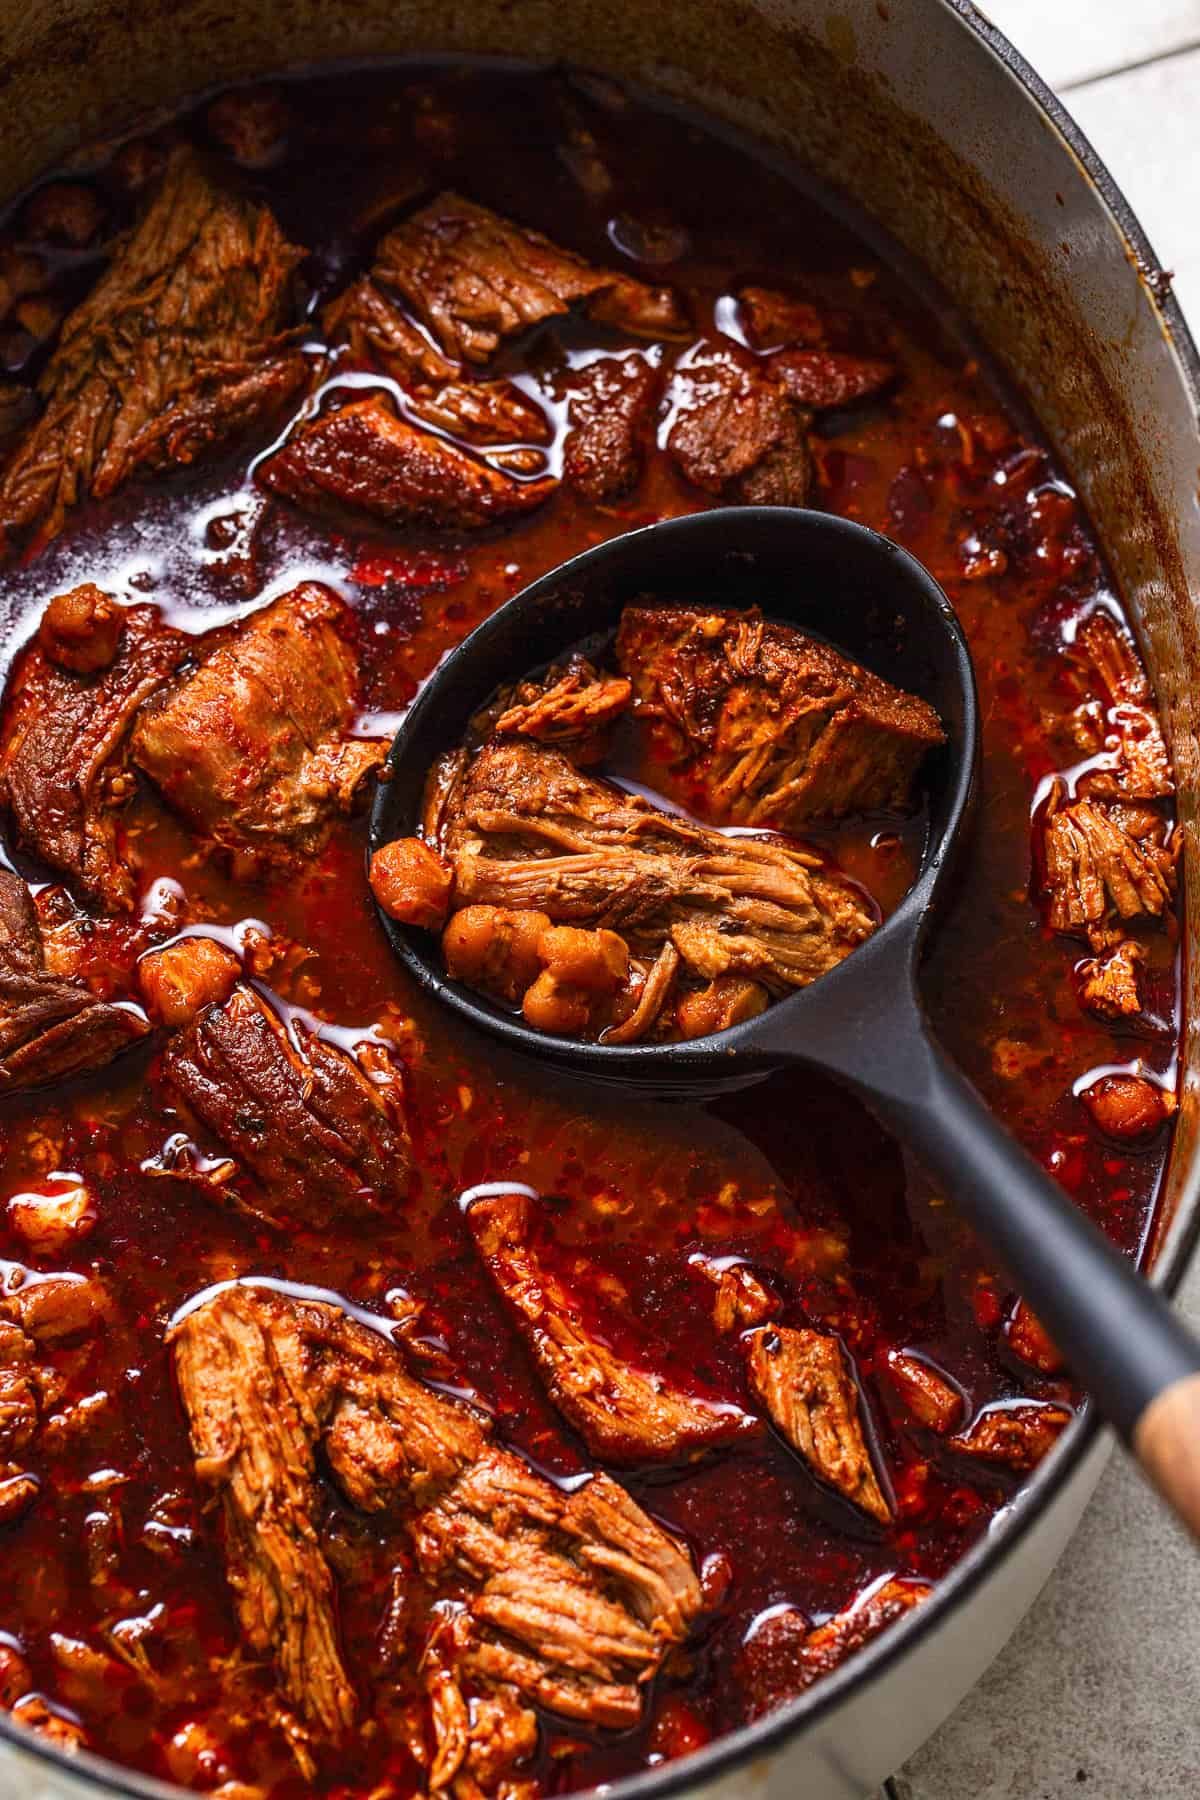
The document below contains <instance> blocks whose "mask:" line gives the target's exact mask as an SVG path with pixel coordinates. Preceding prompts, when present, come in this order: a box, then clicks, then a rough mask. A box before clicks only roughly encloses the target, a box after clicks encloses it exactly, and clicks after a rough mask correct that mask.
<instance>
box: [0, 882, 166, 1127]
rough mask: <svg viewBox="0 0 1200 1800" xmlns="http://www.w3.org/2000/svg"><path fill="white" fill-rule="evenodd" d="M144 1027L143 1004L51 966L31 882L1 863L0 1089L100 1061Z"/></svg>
mask: <svg viewBox="0 0 1200 1800" xmlns="http://www.w3.org/2000/svg"><path fill="white" fill-rule="evenodd" d="M149 1029H150V1028H149V1025H148V1024H147V1022H146V1019H145V1017H144V1016H143V1015H142V1013H141V1012H140V1010H138V1009H136V1008H134V1007H132V1006H118V1005H112V1004H110V1003H109V1002H108V1001H104V1000H98V999H97V998H96V996H95V995H94V994H93V993H92V991H91V989H90V988H89V987H88V986H87V984H86V983H85V982H83V981H74V980H60V979H58V978H57V977H55V976H53V975H51V974H49V973H48V971H47V969H46V961H45V955H44V952H43V948H42V938H41V932H40V930H39V927H38V921H37V914H36V912H35V910H34V905H33V899H32V897H31V895H30V892H29V889H28V888H27V887H26V885H25V883H24V882H23V881H21V880H20V879H19V877H17V876H16V875H11V874H9V873H8V872H7V871H4V870H0V1092H7V1093H12V1092H14V1091H15V1090H16V1089H18V1088H28V1087H43V1086H45V1085H46V1083H48V1082H53V1081H61V1080H63V1079H64V1078H65V1077H66V1076H68V1075H77V1074H79V1073H81V1072H82V1071H83V1070H85V1069H99V1068H103V1066H104V1065H105V1064H106V1063H108V1062H111V1061H112V1059H113V1057H114V1056H117V1055H119V1054H120V1052H121V1051H122V1050H125V1049H127V1048H128V1047H129V1045H131V1044H133V1043H136V1042H137V1041H138V1039H140V1038H143V1037H145V1035H146V1033H147V1032H148V1031H149Z"/></svg>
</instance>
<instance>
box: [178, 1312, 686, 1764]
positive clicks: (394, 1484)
mask: <svg viewBox="0 0 1200 1800" xmlns="http://www.w3.org/2000/svg"><path fill="white" fill-rule="evenodd" d="M171 1343H172V1348H173V1354H174V1360H175V1369H176V1375H177V1378H178V1381H179V1387H180V1392H181V1395H182V1398H183V1402H184V1406H185V1409H186V1411H187V1414H188V1418H189V1422H190V1425H191V1430H192V1444H193V1449H194V1451H195V1455H196V1458H197V1474H198V1475H199V1477H200V1478H201V1479H202V1480H204V1481H206V1482H208V1483H210V1484H212V1485H214V1486H215V1487H217V1488H218V1489H219V1490H220V1492H221V1495H222V1510H223V1513H224V1517H225V1525H226V1542H227V1557H228V1569H229V1577H230V1581H231V1584H232V1586H233V1588H234V1591H235V1594H236V1596H237V1600H238V1611H239V1617H240V1620H241V1624H242V1629H243V1631H244V1632H245V1633H246V1635H247V1638H248V1640H249V1641H250V1643H251V1645H252V1647H254V1648H255V1649H257V1650H258V1651H259V1652H260V1653H262V1652H265V1651H270V1653H271V1654H272V1655H273V1657H274V1659H275V1664H276V1669H277V1672H278V1674H279V1678H280V1682H281V1686H282V1687H283V1689H284V1692H285V1694H286V1695H287V1697H288V1699H289V1700H290V1702H291V1703H292V1704H293V1705H294V1706H295V1707H296V1708H297V1709H298V1710H299V1711H300V1712H301V1713H302V1714H303V1715H304V1717H305V1718H306V1719H307V1720H308V1722H309V1723H310V1724H311V1725H312V1726H314V1727H315V1728H317V1729H318V1730H320V1731H321V1732H323V1733H325V1734H326V1735H328V1736H331V1737H337V1736H340V1735H343V1734H344V1733H345V1732H346V1731H347V1730H348V1729H349V1727H350V1725H351V1724H352V1722H353V1720H354V1717H355V1712H356V1702H355V1696H354V1692H353V1688H352V1685H351V1683H350V1680H349V1677H348V1676H347V1673H346V1669H345V1664H344V1661H343V1659H342V1656H341V1653H340V1650H339V1647H338V1642H337V1628H336V1619H335V1614H334V1605H333V1595H332V1591H331V1590H332V1583H331V1578H330V1575H329V1570H328V1565H327V1563H326V1562H325V1559H324V1557H323V1555H322V1552H321V1550H320V1546H319V1543H318V1542H317V1539H316V1530H315V1525H314V1518H315V1515H316V1510H317V1505H318V1498H317V1491H318V1490H317V1478H316V1474H315V1462H314V1458H315V1453H316V1450H317V1447H318V1445H319V1446H320V1447H321V1449H322V1450H323V1452H324V1458H325V1462H326V1464H327V1466H328V1468H329V1470H330V1471H331V1473H332V1475H333V1478H334V1479H335V1481H336V1482H337V1483H338V1484H339V1486H340V1487H341V1488H342V1490H343V1492H344V1493H345V1495H346V1497H347V1499H348V1500H349V1501H350V1502H351V1504H352V1505H354V1506H357V1507H359V1508H362V1509H363V1510H365V1511H368V1512H384V1511H387V1512H389V1513H391V1514H392V1515H393V1516H396V1514H397V1512H399V1513H400V1514H401V1515H402V1516H403V1519H404V1525H405V1529H406V1531H407V1534H408V1537H409V1540H410V1543H411V1546H412V1551H413V1554H414V1557H415V1559H416V1562H417V1566H418V1568H419V1570H420V1572H421V1574H422V1576H423V1578H424V1580H425V1581H426V1582H427V1583H431V1584H434V1585H435V1587H436V1586H438V1585H442V1584H449V1585H450V1588H451V1592H452V1593H453V1595H454V1597H455V1599H456V1600H457V1601H458V1602H459V1605H458V1607H457V1608H456V1610H457V1612H458V1614H459V1618H460V1621H461V1623H460V1624H459V1625H458V1627H457V1630H456V1634H455V1637H456V1641H455V1642H454V1644H453V1646H452V1649H453V1659H454V1674H455V1676H456V1678H458V1679H460V1680H461V1679H462V1678H463V1677H466V1678H468V1679H474V1680H478V1681H480V1682H482V1683H484V1684H486V1685H488V1686H489V1687H496V1688H501V1689H502V1688H503V1687H507V1688H510V1689H513V1690H516V1692H518V1693H519V1694H520V1695H522V1696H523V1697H524V1698H525V1699H526V1700H529V1701H536V1702H537V1703H538V1704H539V1705H541V1706H544V1707H546V1708H547V1709H548V1710H550V1711H552V1712H557V1713H561V1714H563V1715H564V1716H565V1717H568V1718H574V1719H578V1720H580V1721H581V1722H585V1723H587V1724H590V1725H611V1726H617V1727H621V1728H628V1727H631V1726H633V1725H636V1724H637V1722H638V1721H639V1719H640V1717H641V1714H642V1705H643V1696H644V1692H645V1683H646V1682H647V1681H648V1680H649V1679H650V1678H651V1677H652V1675H653V1674H654V1672H655V1671H656V1670H657V1668H658V1667H659V1665H660V1664H661V1662H662V1660H663V1657H664V1656H665V1654H666V1653H667V1651H668V1650H669V1649H670V1648H671V1646H672V1645H674V1644H678V1643H680V1642H681V1641H682V1640H683V1638H684V1636H685V1635H686V1633H687V1631H688V1628H689V1626H690V1624H691V1622H692V1620H693V1619H694V1618H695V1616H696V1614H697V1613H698V1612H699V1610H700V1606H701V1592H700V1585H699V1582H698V1581H697V1579H696V1575H695V1572H694V1570H693V1568H692V1565H691V1561H690V1559H689V1557H688V1556H687V1553H686V1552H685V1551H684V1550H683V1549H682V1547H681V1546H680V1545H679V1544H678V1543H677V1542H676V1541H675V1540H674V1539H673V1538H672V1537H670V1536H668V1534H667V1533H666V1532H664V1531H663V1530H661V1529H660V1528H659V1527H658V1526H657V1525H655V1524H654V1523H653V1521H652V1520H651V1519H649V1518H648V1517H647V1516H646V1514H645V1513H643V1512H642V1511H641V1509H640V1508H639V1507H638V1506H636V1505H635V1503H634V1502H633V1501H632V1500H631V1499H630V1498H629V1496H628V1495H627V1494H626V1493H625V1492H624V1491H623V1490H622V1489H621V1488H620V1487H618V1486H617V1484H616V1483H615V1482H614V1481H612V1480H611V1479H610V1478H609V1477H608V1476H607V1475H594V1476H593V1477H592V1478H591V1479H590V1481H588V1482H586V1483H584V1484H583V1485H582V1486H580V1487H578V1488H576V1489H575V1490H574V1491H573V1492H571V1493H565V1492H563V1490H562V1489H560V1488H558V1487H556V1486H555V1485H554V1484H553V1483H551V1482H550V1481H548V1480H547V1479H546V1477H544V1476H542V1475H539V1474H537V1473H536V1472H535V1471H534V1470H533V1469H531V1468H529V1467H527V1466H526V1465H525V1464H524V1463H523V1462H521V1460H520V1459H519V1458H518V1457H516V1456H514V1455H513V1454H512V1453H511V1452H509V1451H507V1450H504V1449H501V1448H500V1447H499V1446H498V1445H496V1444H495V1443H494V1442H493V1441H492V1440H491V1438H490V1435H489V1432H488V1428H487V1426H486V1425H485V1424H484V1422H483V1421H482V1420H481V1419H480V1418H479V1417H478V1416H477V1415H476V1414H475V1413H474V1412H472V1411H471V1410H470V1409H469V1408H468V1407H466V1406H465V1405H464V1404H463V1403H462V1402H460V1401H456V1400H452V1399H449V1398H446V1397H444V1396H442V1395H440V1394H436V1393H434V1392H433V1391H432V1390H430V1389H429V1388H427V1387H425V1386H424V1384H423V1383H421V1382H420V1381H418V1380H416V1379H415V1378H414V1377H413V1376H412V1375H411V1374H410V1373H409V1372H408V1370H407V1368H406V1367H405V1365H404V1362H403V1360H402V1358H401V1355H400V1354H399V1352H398V1351H397V1349H396V1347H395V1345H394V1344H392V1343H390V1342H389V1341H388V1340H387V1338H386V1337H385V1336H383V1335H382V1334H381V1333H379V1332H376V1331H373V1330H371V1329H369V1328H368V1327H366V1326H364V1325H362V1324H359V1323H357V1322H355V1321H352V1320H351V1319H349V1318H348V1317H347V1316H346V1315H345V1314H344V1313H343V1312H341V1311H340V1310H339V1309H337V1308H336V1307H334V1306H331V1305H326V1304H324V1303H321V1302H317V1301H308V1300H299V1299H293V1298H291V1297H289V1296H285V1295H283V1294H280V1293H277V1292H275V1291H273V1290H271V1289H268V1288H260V1287H256V1286H238V1285H234V1286H231V1287H228V1288H226V1289H224V1290H222V1291H221V1292H219V1293H218V1294H216V1295H215V1296H214V1297H212V1298H211V1299H209V1300H207V1301H206V1302H204V1303H203V1304H202V1305H201V1306H199V1307H197V1308H196V1309H195V1310H194V1311H191V1312H189V1313H187V1314H185V1316H184V1317H183V1319H182V1320H181V1321H180V1322H179V1323H178V1324H177V1325H176V1326H175V1327H173V1329H172V1332H171ZM264 1527H266V1529H264ZM464 1590H465V1592H464ZM481 1747H482V1746H481Z"/></svg>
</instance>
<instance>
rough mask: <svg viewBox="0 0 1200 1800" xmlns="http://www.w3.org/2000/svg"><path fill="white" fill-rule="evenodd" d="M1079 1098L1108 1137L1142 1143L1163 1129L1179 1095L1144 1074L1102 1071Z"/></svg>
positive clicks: (1121, 1141) (1124, 1141)
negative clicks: (1176, 1096)
mask: <svg viewBox="0 0 1200 1800" xmlns="http://www.w3.org/2000/svg"><path fill="white" fill-rule="evenodd" d="M1079 1098H1080V1099H1081V1100H1082V1101H1083V1104H1084V1105H1085V1106H1086V1107H1087V1110H1088V1112H1089V1113H1090V1114H1091V1116H1092V1118H1093V1119H1094V1120H1095V1122H1096V1124H1097V1125H1098V1126H1099V1127H1100V1129H1101V1131H1103V1132H1104V1133H1105V1135H1106V1136H1107V1137H1111V1138H1116V1139H1117V1140H1118V1142H1120V1143H1138V1142H1140V1141H1143V1140H1144V1139H1146V1138H1151V1137H1153V1136H1154V1135H1155V1133H1156V1132H1158V1131H1161V1130H1162V1128H1163V1126H1164V1125H1165V1124H1166V1122H1167V1120H1168V1118H1169V1117H1170V1116H1171V1114H1172V1112H1173V1111H1174V1110H1175V1096H1174V1094H1172V1093H1169V1092H1168V1091H1167V1090H1165V1089H1163V1088H1161V1087H1159V1086H1158V1084H1157V1083H1156V1082H1153V1081H1147V1080H1146V1079H1145V1078H1144V1077H1143V1076H1141V1075H1125V1074H1122V1075H1102V1076H1101V1077H1100V1079H1099V1081H1093V1082H1092V1084H1091V1086H1090V1087H1086V1088H1084V1090H1083V1092H1082V1093H1081V1094H1080V1096H1079Z"/></svg>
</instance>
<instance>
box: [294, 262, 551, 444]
mask: <svg viewBox="0 0 1200 1800" xmlns="http://www.w3.org/2000/svg"><path fill="white" fill-rule="evenodd" d="M324 326H325V334H326V336H327V337H328V339H329V341H330V342H331V343H335V344H337V343H345V344H346V346H347V348H348V349H349V352H350V356H351V359H352V360H353V361H355V362H358V363H364V364H367V365H369V366H371V365H373V366H374V367H376V368H379V369H382V370H383V371H384V373H385V374H387V375H390V376H391V377H392V379H393V380H394V381H396V382H398V383H399V385H400V386H401V387H402V388H404V389H405V391H406V394H407V396H408V402H409V406H410V408H411V411H412V413H413V414H414V415H415V416H416V418H417V419H418V420H420V421H421V422H423V423H427V424H430V425H434V426H436V427H437V428H438V429H439V430H440V431H448V432H450V433H451V434H452V435H453V436H454V437H459V438H463V439H465V440H466V442H468V443H470V444H477V445H484V446H486V445H514V444H519V445H527V444H540V445H544V444H548V443H549V442H550V438H551V435H552V433H551V429H550V422H549V420H548V419H547V417H546V415H545V413H544V412H543V411H542V409H541V407H540V406H538V405H536V404H535V402H534V401H532V400H531V399H530V398H529V396H528V395H527V394H525V393H523V392H522V391H521V389H520V388H519V387H517V385H516V383H515V382H512V381H505V380H496V381H469V380H464V379H462V370H461V368H460V366H459V364H458V363H456V362H453V361H451V359H450V358H449V357H445V356H443V355H442V354H441V352H440V351H439V350H436V349H435V348H434V346H433V345H432V344H431V342H430V340H429V339H428V337H426V335H425V334H424V332H422V331H418V329H417V327H416V326H415V325H414V324H413V323H412V321H411V319H409V318H408V317H407V316H406V315H405V313H404V312H403V311H402V309H401V308H400V307H399V306H398V305H397V304H396V303H395V301H393V300H392V299H390V298H389V297H388V295H387V294H385V293H384V292H383V290H382V289H381V288H380V287H378V286H377V285H376V283H375V282H374V281H372V280H371V279H370V277H369V276H364V277H363V278H362V279H361V280H360V281H357V282H355V283H354V284H353V285H352V286H351V287H349V288H347V290H346V292H345V293H344V294H341V295H339V297H338V298H337V299H336V300H335V301H333V302H332V303H331V304H330V305H329V306H328V307H327V308H326V309H325V315H324ZM517 466H518V467H520V466H521V465H519V464H518V465H517Z"/></svg>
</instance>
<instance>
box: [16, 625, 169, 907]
mask: <svg viewBox="0 0 1200 1800" xmlns="http://www.w3.org/2000/svg"><path fill="white" fill-rule="evenodd" d="M54 604H55V603H54V602H52V603H51V608H50V609H48V611H52V610H53V606H54ZM122 617H123V620H124V628H123V630H122V631H121V633H120V635H119V638H118V640H117V645H116V650H115V654H114V656H113V658H112V660H111V662H110V663H109V664H108V665H107V666H106V667H101V668H99V669H95V670H92V671H91V672H87V673H79V672H77V671H76V670H73V669H69V668H66V667H64V666H63V664H62V663H61V661H59V660H57V659H56V656H55V655H54V654H51V651H52V650H54V649H56V648H57V646H56V645H54V644H52V645H51V650H48V649H47V647H46V645H45V644H44V643H43V641H42V639H41V638H40V637H39V639H37V640H35V642H34V643H33V644H32V645H31V646H30V647H29V649H28V650H27V651H26V652H25V654H24V656H23V657H22V658H21V660H20V662H19V664H18V666H17V671H16V674H15V676H14V677H13V679H12V681H11V682H10V684H9V687H8V691H7V694H6V695H5V704H4V718H3V723H2V725H0V803H2V804H3V805H4V806H6V807H7V808H8V811H9V813H10V815H11V817H12V821H13V825H14V827H15V829H16V834H17V838H18V840H19V841H20V842H21V843H22V844H23V845H24V846H25V847H26V848H27V849H29V850H31V851H32V852H33V853H34V854H35V855H36V856H38V857H40V858H41V859H42V861H43V862H46V863H49V864H50V866H51V867H52V868H55V869H61V870H63V871H64V873H66V874H67V875H69V876H71V878H72V879H73V880H74V882H75V883H76V885H77V886H78V887H79V888H80V889H81V891H82V892H83V893H84V894H86V895H88V896H89V897H90V898H92V899H94V900H98V901H99V902H100V903H101V904H102V905H103V906H106V907H108V908H110V909H112V910H114V911H121V910H128V909H129V908H130V907H132V905H133V879H132V876H131V874H130V871H129V869H128V868H127V867H126V865H125V862H124V860H123V858H122V855H121V846H120V842H119V835H118V834H119V823H120V808H121V806H122V804H123V802H124V801H125V800H126V799H127V798H128V796H129V795H130V793H132V791H133V778H132V776H131V774H130V773H129V771H128V768H127V751H128V747H129V738H130V732H131V728H132V726H133V722H134V718H135V716H136V714H137V711H138V708H139V707H140V706H141V704H142V702H143V701H144V700H146V699H148V698H149V696H150V695H151V694H153V693H155V692H156V691H157V690H158V689H159V688H161V687H162V686H163V684H164V683H165V682H166V681H167V679H168V678H169V677H170V676H171V675H173V674H174V672H175V671H176V669H177V668H178V667H179V665H180V664H181V662H182V661H183V659H184V657H185V656H186V655H187V653H188V649H189V643H190V641H189V640H188V639H187V638H186V637H184V636H183V634H182V633H180V632H177V631H171V630H169V629H168V628H167V627H166V626H165V625H164V624H163V622H162V620H161V618H160V616H159V614H158V612H157V611H156V609H155V608H154V607H152V606H132V607H129V608H128V609H126V610H125V612H124V613H123V615H122Z"/></svg>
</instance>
